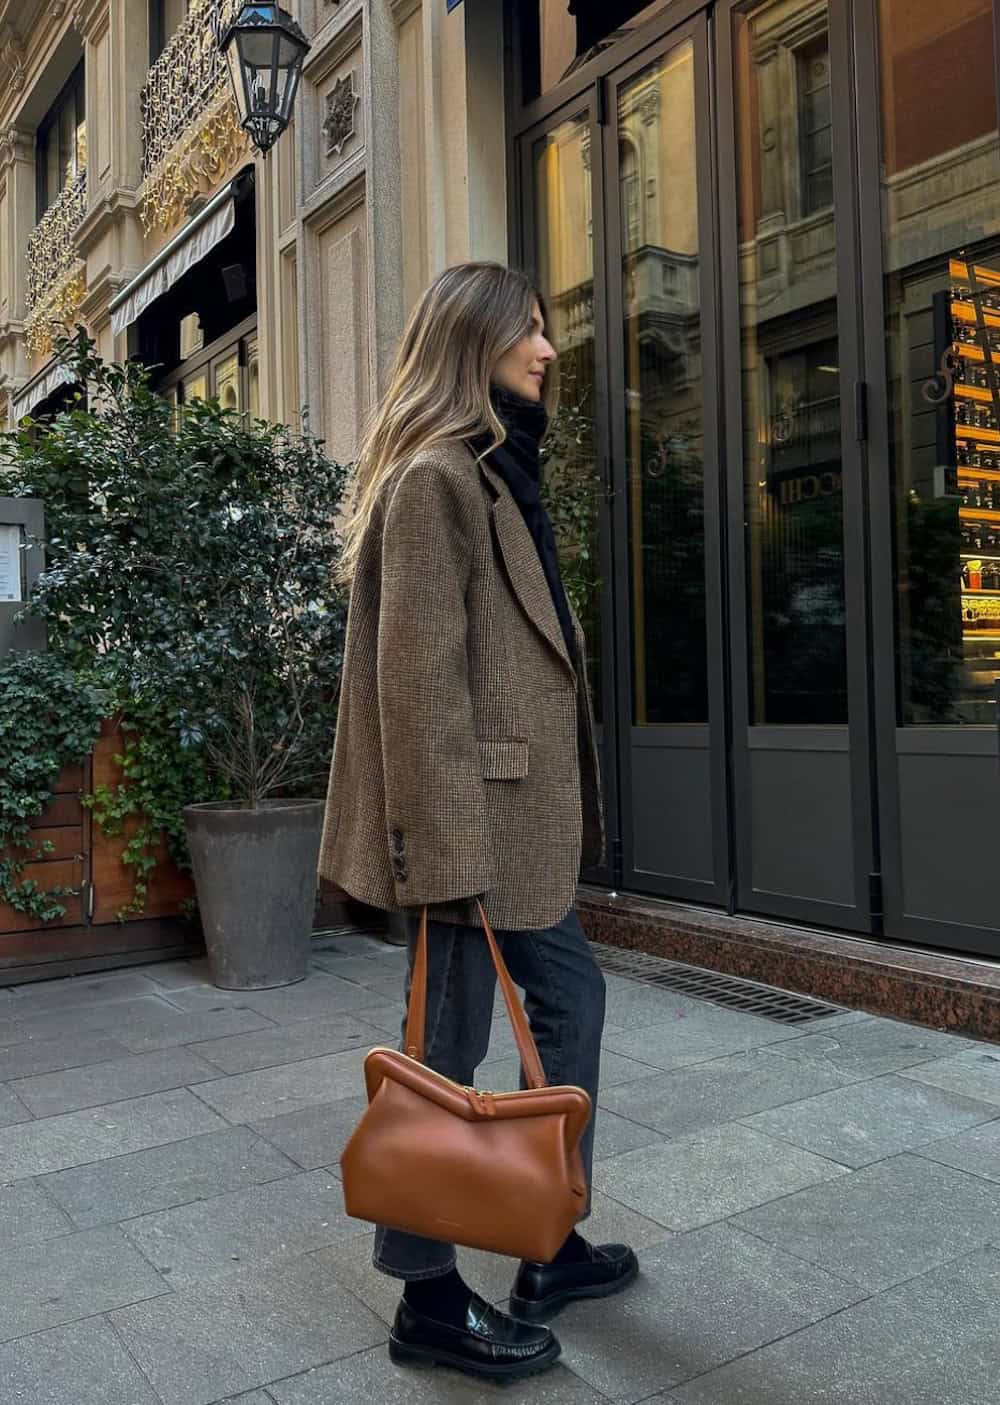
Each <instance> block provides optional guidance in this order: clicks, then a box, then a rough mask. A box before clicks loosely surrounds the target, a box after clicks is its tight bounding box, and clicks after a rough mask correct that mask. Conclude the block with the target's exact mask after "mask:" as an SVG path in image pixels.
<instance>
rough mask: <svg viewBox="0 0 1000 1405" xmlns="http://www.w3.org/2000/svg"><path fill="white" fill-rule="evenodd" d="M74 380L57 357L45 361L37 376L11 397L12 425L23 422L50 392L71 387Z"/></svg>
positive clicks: (70, 372)
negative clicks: (62, 387) (67, 386)
mask: <svg viewBox="0 0 1000 1405" xmlns="http://www.w3.org/2000/svg"><path fill="white" fill-rule="evenodd" d="M75 380H76V376H74V374H73V372H72V371H71V370H70V369H69V367H68V366H67V365H65V363H64V362H62V361H60V360H59V359H58V358H57V357H53V358H52V360H51V361H47V362H46V363H45V365H44V366H43V367H42V369H41V370H40V371H39V372H38V374H37V375H35V376H32V378H31V380H30V381H28V384H27V385H22V387H21V389H20V390H19V391H17V393H16V394H15V395H12V396H11V402H10V407H11V410H12V412H13V418H14V423H15V424H17V422H18V420H23V419H24V417H25V415H30V414H31V412H32V410H33V409H34V408H35V406H36V405H40V404H41V403H42V401H43V400H47V399H48V397H49V396H50V395H51V394H52V392H53V391H54V390H58V389H59V387H60V386H61V385H71V384H72V383H73V382H74V381H75Z"/></svg>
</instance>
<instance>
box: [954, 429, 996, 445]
mask: <svg viewBox="0 0 1000 1405" xmlns="http://www.w3.org/2000/svg"><path fill="white" fill-rule="evenodd" d="M955 438H956V439H973V440H975V442H976V443H977V444H1000V429H980V428H979V427H978V426H977V425H974V424H956V426H955Z"/></svg>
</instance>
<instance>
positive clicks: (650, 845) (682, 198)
mask: <svg viewBox="0 0 1000 1405" xmlns="http://www.w3.org/2000/svg"><path fill="white" fill-rule="evenodd" d="M707 34H708V31H707V21H706V19H705V17H704V16H703V15H701V16H699V17H698V18H697V19H696V20H694V21H692V22H690V23H689V24H686V25H684V26H683V27H681V28H678V29H674V30H673V31H671V33H670V34H669V35H668V37H667V38H666V40H665V41H663V42H662V43H660V44H659V45H656V46H654V47H653V48H651V49H647V50H646V51H644V52H643V53H642V54H641V56H640V57H638V58H637V59H634V60H633V61H632V62H631V63H629V64H627V65H626V66H624V67H623V68H621V69H619V70H618V71H617V72H615V73H613V74H612V75H611V76H610V81H609V86H608V95H607V104H606V110H607V114H608V120H607V122H606V123H605V124H604V126H603V137H604V156H605V170H606V202H605V211H606V213H605V220H606V229H607V232H608V233H607V280H608V290H609V351H610V356H609V375H610V388H611V394H610V403H611V432H612V474H611V478H612V493H613V496H612V514H611V523H612V528H613V533H614V552H615V562H616V570H615V589H614V596H615V601H616V610H617V623H616V631H617V645H618V656H619V660H620V666H619V669H618V686H617V696H616V706H617V716H618V729H617V730H618V765H619V775H620V778H621V785H622V790H621V815H622V843H623V853H622V869H623V881H624V884H625V886H626V887H627V888H630V889H634V890H638V891H644V892H654V893H662V894H664V895H668V896H671V897H677V898H685V899H689V900H693V901H696V902H697V901H703V902H710V903H719V902H725V901H726V900H727V896H728V870H729V856H728V849H727V830H726V818H725V761H724V758H725V719H724V695H723V679H722V649H723V645H722V640H723V629H722V590H721V572H720V559H719V556H720V545H721V540H720V532H719V522H720V502H719V452H718V443H717V437H716V426H717V423H718V406H717V402H716V387H717V379H718V378H717V374H716V366H717V345H716V338H715V326H716V314H715V284H714V265H715V258H714V239H713V201H712V189H713V184H712V174H711V161H712V150H711V107H710V101H709V86H708V43H707Z"/></svg>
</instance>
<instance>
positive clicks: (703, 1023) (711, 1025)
mask: <svg viewBox="0 0 1000 1405" xmlns="http://www.w3.org/2000/svg"><path fill="white" fill-rule="evenodd" d="M691 1003H692V1004H697V1002H696V1001H692V1002H691ZM707 1008H708V1012H707V1014H703V1013H702V1012H700V1011H696V1012H695V1013H694V1014H690V1013H688V1012H687V1011H684V1010H678V1011H675V1013H674V1015H673V1017H672V1018H670V1019H669V1020H668V1021H667V1022H666V1023H660V1024H649V1025H644V1026H642V1027H641V1028H639V1029H630V1030H627V1031H626V1033H625V1034H612V1035H610V1036H609V1037H608V1038H607V1039H606V1040H605V1047H606V1048H608V1049H610V1050H612V1052H613V1053H616V1054H624V1055H625V1057H626V1058H627V1059H637V1060H638V1061H639V1062H640V1063H645V1064H649V1065H650V1066H651V1067H653V1068H662V1069H671V1068H683V1067H684V1066H685V1065H686V1064H694V1063H704V1062H707V1060H709V1059H717V1058H720V1057H721V1056H722V1055H724V1054H738V1053H742V1052H744V1051H745V1050H747V1049H757V1048H762V1047H764V1046H766V1045H768V1044H779V1043H781V1042H782V1040H785V1039H787V1038H788V1030H787V1028H785V1027H783V1026H782V1025H779V1024H774V1023H772V1022H771V1021H770V1020H764V1019H760V1018H758V1016H756V1015H744V1014H742V1013H739V1012H735V1011H733V1010H724V1009H722V1008H721V1007H719V1006H714V1005H710V1006H708V1007H707Z"/></svg>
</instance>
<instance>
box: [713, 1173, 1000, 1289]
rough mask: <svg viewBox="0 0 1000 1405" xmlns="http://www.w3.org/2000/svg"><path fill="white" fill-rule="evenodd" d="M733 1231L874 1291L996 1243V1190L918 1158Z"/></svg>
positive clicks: (751, 1219)
mask: <svg viewBox="0 0 1000 1405" xmlns="http://www.w3.org/2000/svg"><path fill="white" fill-rule="evenodd" d="M734 1223H735V1224H736V1225H738V1226H740V1227H741V1228H743V1229H746V1230H749V1231H750V1232H751V1233H753V1234H756V1235H759V1236H760V1238H762V1239H766V1240H768V1242H769V1243H772V1244H778V1245H781V1247H782V1248H784V1249H787V1251H788V1252H789V1253H790V1254H795V1255H796V1256H797V1257H798V1258H800V1259H806V1260H808V1261H809V1262H810V1263H815V1264H819V1265H821V1266H822V1267H823V1268H825V1269H828V1270H829V1271H830V1272H831V1273H836V1274H839V1275H840V1277H842V1278H846V1279H850V1280H851V1281H852V1282H855V1283H859V1284H861V1285H862V1287H864V1288H867V1289H868V1290H869V1291H876V1290H878V1289H882V1288H889V1287H892V1286H893V1285H894V1284H896V1283H900V1282H902V1281H903V1280H904V1279H907V1278H912V1277H913V1276H914V1275H915V1274H917V1273H924V1272H926V1271H927V1270H928V1269H932V1268H936V1267H937V1266H938V1265H939V1264H942V1263H946V1262H948V1260H950V1259H955V1258H958V1257H959V1255H961V1254H963V1253H966V1254H968V1253H973V1252H975V1251H976V1250H978V1249H980V1248H981V1247H982V1246H983V1245H984V1244H988V1243H990V1242H995V1241H997V1240H1000V1187H998V1186H996V1185H993V1184H991V1183H990V1182H988V1181H984V1180H981V1179H980V1178H979V1177H976V1176H969V1175H966V1173H965V1172H964V1171H956V1170H954V1169H952V1168H951V1167H950V1166H941V1165H938V1164H937V1163H936V1162H932V1161H925V1160H924V1159H923V1158H922V1157H918V1156H905V1155H904V1156H894V1157H892V1158H891V1159H890V1160H888V1161H881V1162H879V1164H878V1165H877V1166H867V1167H865V1168H864V1169H863V1170H860V1171H857V1172H855V1174H854V1175H852V1176H845V1177H843V1178H842V1179H840V1180H837V1181H833V1182H830V1183H828V1184H826V1185H821V1186H812V1187H811V1188H810V1189H808V1190H802V1191H799V1192H798V1193H797V1194H795V1195H789V1196H786V1197H785V1199H784V1200H781V1201H775V1202H773V1203H772V1204H770V1205H762V1206H759V1207H758V1208H757V1209H755V1210H751V1211H749V1212H747V1213H746V1214H743V1215H738V1216H737V1217H736V1218H735V1220H734Z"/></svg>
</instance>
